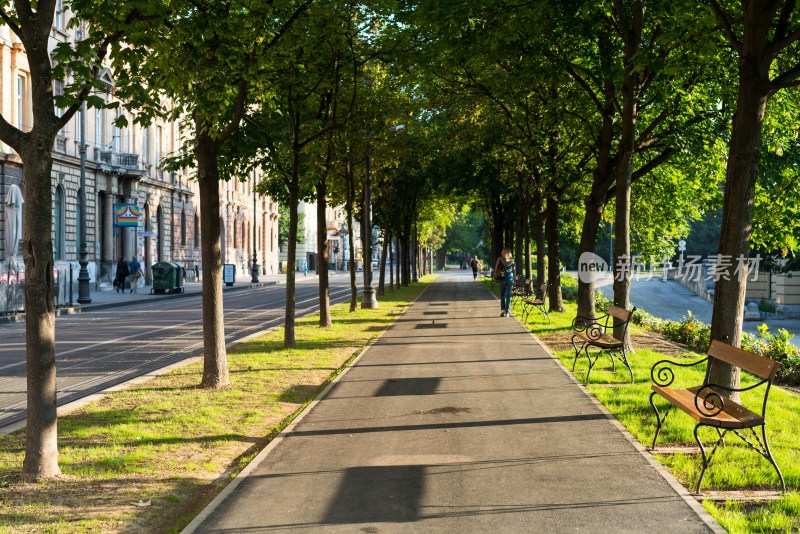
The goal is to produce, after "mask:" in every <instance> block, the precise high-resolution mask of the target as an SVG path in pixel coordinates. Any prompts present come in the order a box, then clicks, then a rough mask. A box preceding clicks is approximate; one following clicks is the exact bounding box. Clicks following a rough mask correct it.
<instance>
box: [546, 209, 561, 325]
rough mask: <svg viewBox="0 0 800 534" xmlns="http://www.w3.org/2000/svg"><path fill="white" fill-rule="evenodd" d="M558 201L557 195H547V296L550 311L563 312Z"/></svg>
mask: <svg viewBox="0 0 800 534" xmlns="http://www.w3.org/2000/svg"><path fill="white" fill-rule="evenodd" d="M558 202H559V199H558V197H556V196H548V197H547V207H546V232H547V256H548V262H547V296H548V299H549V301H550V302H549V303H548V304H549V309H550V311H551V312H552V311H555V312H563V311H564V309H565V308H564V301H563V299H562V297H561V265H560V261H561V260H560V258H559V250H558V238H559V227H558V215H559V213H558Z"/></svg>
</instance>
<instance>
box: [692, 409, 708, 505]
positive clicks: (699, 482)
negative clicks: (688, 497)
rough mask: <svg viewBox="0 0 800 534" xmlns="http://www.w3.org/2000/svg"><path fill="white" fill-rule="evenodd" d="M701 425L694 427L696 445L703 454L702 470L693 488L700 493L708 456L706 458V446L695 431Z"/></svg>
mask: <svg viewBox="0 0 800 534" xmlns="http://www.w3.org/2000/svg"><path fill="white" fill-rule="evenodd" d="M701 426H702V425H697V426H695V427H694V439H695V441H697V445H698V446H699V447H700V454H701V455H702V456H703V470H702V471H700V478H699V479H697V487H696V488H695V490H694V492H695V493H700V485H701V484H702V483H703V477H704V476H705V475H706V469H707V468H708V458H706V448H705V447H703V442H702V441H700V436H698V435H697V431H698V430H699V429H700V427H701Z"/></svg>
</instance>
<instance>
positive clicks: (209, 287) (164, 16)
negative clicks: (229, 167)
mask: <svg viewBox="0 0 800 534" xmlns="http://www.w3.org/2000/svg"><path fill="white" fill-rule="evenodd" d="M311 2H312V0H297V1H294V0H286V1H281V2H270V3H264V2H259V1H256V0H234V1H232V2H228V1H224V2H223V1H217V0H199V1H194V0H186V1H183V0H178V1H171V2H161V1H158V2H154V1H148V0H123V1H120V2H118V3H117V6H118V7H121V8H122V11H123V12H124V10H125V9H137V8H138V9H143V10H145V9H146V10H148V12H152V13H154V14H156V15H158V17H159V18H158V20H157V23H155V22H153V21H142V20H133V21H128V20H124V19H122V18H120V17H119V16H118V14H117V11H113V12H110V13H109V10H108V9H105V10H104V9H102V8H101V6H104V5H106V3H105V2H104V0H76V2H75V4H76V5H77V6H78V7H79V8H80V10H79V13H80V14H81V15H82V16H83V17H85V18H86V19H87V20H89V21H90V22H91V23H92V24H93V25H95V26H97V27H101V28H106V29H108V30H111V31H119V29H125V30H126V34H127V35H128V36H129V37H128V41H127V43H126V46H123V47H118V48H117V49H115V51H114V54H113V67H114V70H115V72H116V73H117V81H118V85H119V86H120V90H121V94H123V95H124V96H127V97H129V100H128V106H129V108H130V109H131V110H132V112H137V111H138V113H139V116H138V117H137V120H140V121H142V122H147V121H148V120H150V118H151V117H152V116H153V115H155V114H158V113H162V114H163V113H167V114H168V116H170V117H171V118H175V119H178V118H182V119H183V121H182V124H183V126H184V127H185V128H186V130H187V131H188V132H189V133H190V134H191V135H192V136H193V137H192V138H191V140H190V142H187V143H186V144H185V145H184V146H183V147H181V149H180V150H179V153H178V154H176V155H175V156H174V157H172V158H170V159H169V160H168V161H169V163H168V164H167V166H168V168H185V167H195V166H196V174H195V177H196V179H197V181H198V185H199V189H200V225H201V227H202V229H203V232H202V234H201V239H202V263H203V272H204V273H205V275H204V276H203V349H204V358H203V378H202V381H201V386H202V387H210V388H218V387H223V386H226V385H227V384H228V383H229V382H230V378H229V374H228V365H227V354H226V350H225V327H224V323H223V302H222V259H221V250H220V231H221V229H220V223H219V209H220V199H219V181H220V180H221V179H230V178H231V177H230V176H225V175H223V174H221V169H220V155H221V154H222V153H223V148H224V147H225V146H226V144H227V143H229V142H230V140H231V138H232V137H233V136H234V134H235V133H236V132H237V131H238V129H239V127H240V123H241V121H242V118H243V117H244V114H245V111H246V108H247V105H248V100H249V99H250V98H251V97H252V92H253V91H254V90H255V89H261V86H260V83H263V80H264V77H267V78H268V77H269V74H266V72H267V70H268V65H269V62H270V60H271V59H272V57H273V56H271V54H270V53H271V52H272V51H273V50H274V49H275V48H276V47H277V46H278V43H279V42H281V38H282V37H283V36H284V34H285V33H286V32H287V31H288V29H289V28H290V27H291V26H292V24H293V23H294V22H295V21H296V20H297V18H298V17H299V16H300V14H301V13H303V12H304V11H305V9H306V8H307V7H308V6H309V4H310V3H311ZM162 98H166V99H169V100H170V102H171V106H172V107H171V108H170V109H169V110H166V111H165V110H161V109H155V110H145V111H143V110H142V109H141V108H140V106H141V104H142V102H153V101H155V102H158V101H160V99H162Z"/></svg>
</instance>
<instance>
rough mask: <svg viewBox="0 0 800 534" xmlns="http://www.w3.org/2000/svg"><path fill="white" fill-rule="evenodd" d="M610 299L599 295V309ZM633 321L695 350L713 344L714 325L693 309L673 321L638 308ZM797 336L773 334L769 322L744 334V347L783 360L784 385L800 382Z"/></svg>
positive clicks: (781, 376)
mask: <svg viewBox="0 0 800 534" xmlns="http://www.w3.org/2000/svg"><path fill="white" fill-rule="evenodd" d="M601 298H602V299H603V300H604V301H605V302H608V299H605V298H604V297H602V296H601V295H599V294H598V301H597V302H598V309H600V299H601ZM633 323H634V324H636V325H639V326H641V327H642V328H645V329H647V330H651V331H653V332H658V333H660V334H662V335H663V336H664V337H666V338H667V339H671V340H672V341H677V342H678V343H683V344H684V345H687V346H689V348H691V349H692V350H696V351H697V352H700V353H704V352H706V351H707V350H708V347H709V345H710V344H711V325H709V324H706V323H704V322H702V321H699V320H697V317H696V316H694V315H693V314H692V312H689V313H688V315H687V316H686V317H683V318H682V319H681V320H680V321H670V320H667V319H659V318H658V317H653V316H652V315H650V314H649V313H647V312H646V311H644V310H641V309H638V310H636V313H634V314H633ZM793 337H794V335H793V334H790V333H789V332H787V331H786V330H784V329H783V328H779V329H778V331H777V334H772V333H771V332H770V331H769V328H768V327H767V325H765V324H762V325H761V326H760V327H758V334H757V335H755V336H754V335H752V334H748V333H747V332H744V333H743V334H742V348H743V349H745V350H749V351H751V352H755V353H756V354H760V355H762V356H766V357H768V358H771V359H773V360H777V361H779V362H780V363H781V367H780V369H779V370H778V376H777V379H778V381H779V382H781V383H783V384H789V385H800V348H798V347H796V346H795V345H793V344H792V342H791V340H792V338H793Z"/></svg>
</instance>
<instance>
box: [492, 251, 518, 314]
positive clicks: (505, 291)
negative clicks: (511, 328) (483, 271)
mask: <svg viewBox="0 0 800 534" xmlns="http://www.w3.org/2000/svg"><path fill="white" fill-rule="evenodd" d="M493 277H494V279H495V280H497V281H498V282H500V317H509V316H510V315H511V311H510V310H511V291H512V290H513V289H514V257H513V256H512V255H511V249H508V248H504V249H503V253H502V254H500V257H499V258H497V263H495V266H494V272H493Z"/></svg>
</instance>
